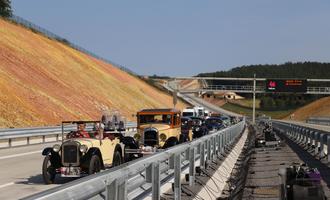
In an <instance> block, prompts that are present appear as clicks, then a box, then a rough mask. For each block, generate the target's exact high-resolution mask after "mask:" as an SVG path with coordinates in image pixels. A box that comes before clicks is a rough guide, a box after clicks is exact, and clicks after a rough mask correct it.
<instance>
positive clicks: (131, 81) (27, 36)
mask: <svg viewBox="0 0 330 200" xmlns="http://www.w3.org/2000/svg"><path fill="white" fill-rule="evenodd" d="M0 35H1V37H0V91H1V93H0V127H9V126H15V127H18V126H30V125H31V126H36V125H50V124H58V123H59V122H60V121H61V120H73V119H99V117H100V114H101V110H102V109H117V110H120V111H121V112H122V113H123V114H124V115H125V116H127V117H128V118H130V119H132V118H133V117H132V114H135V113H136V111H137V110H139V109H142V108H154V107H171V106H172V97H171V96H169V95H167V94H165V93H162V92H160V91H159V90H157V89H155V88H153V87H151V86H150V85H148V84H146V83H145V82H144V81H142V80H140V79H138V78H136V77H134V76H132V75H129V74H128V73H126V72H123V71H121V70H119V69H118V68H115V67H113V66H111V65H110V64H107V63H104V62H102V61H99V60H97V59H95V58H92V57H90V56H88V55H85V54H83V53H81V52H78V51H76V50H74V49H72V48H70V47H68V46H66V45H64V44H62V43H60V42H57V41H54V40H50V39H48V38H46V37H44V36H41V35H39V34H36V33H33V32H32V31H30V30H27V29H25V28H23V27H21V26H17V25H15V24H12V23H9V22H7V21H4V20H2V19H0ZM184 106H185V105H184V104H183V103H182V102H180V103H179V105H178V107H179V108H182V107H184Z"/></svg>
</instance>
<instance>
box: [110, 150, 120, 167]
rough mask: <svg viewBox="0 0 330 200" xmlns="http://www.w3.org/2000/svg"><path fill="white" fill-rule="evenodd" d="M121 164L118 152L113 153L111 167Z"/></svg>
mask: <svg viewBox="0 0 330 200" xmlns="http://www.w3.org/2000/svg"><path fill="white" fill-rule="evenodd" d="M121 163H122V159H121V155H120V152H119V151H115V153H114V155H113V161H112V166H113V167H115V166H119V165H121Z"/></svg>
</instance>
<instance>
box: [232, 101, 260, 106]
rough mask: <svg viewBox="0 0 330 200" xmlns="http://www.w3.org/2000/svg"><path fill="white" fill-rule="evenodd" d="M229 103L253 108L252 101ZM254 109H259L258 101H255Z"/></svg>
mask: <svg viewBox="0 0 330 200" xmlns="http://www.w3.org/2000/svg"><path fill="white" fill-rule="evenodd" d="M231 103H232V104H236V105H240V106H243V107H248V108H252V107H253V99H240V100H235V101H232V102H231ZM256 108H260V99H256Z"/></svg>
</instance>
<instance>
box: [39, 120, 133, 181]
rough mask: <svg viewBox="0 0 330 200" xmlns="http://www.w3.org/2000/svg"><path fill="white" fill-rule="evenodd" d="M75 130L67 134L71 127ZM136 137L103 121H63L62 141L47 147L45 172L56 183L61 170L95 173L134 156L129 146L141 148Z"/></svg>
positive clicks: (70, 173) (74, 173)
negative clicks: (105, 125) (127, 152)
mask: <svg viewBox="0 0 330 200" xmlns="http://www.w3.org/2000/svg"><path fill="white" fill-rule="evenodd" d="M72 126H77V129H76V130H75V131H71V132H69V133H68V134H64V132H65V131H64V130H65V129H66V128H68V127H71V129H72ZM134 142H135V141H134V139H133V138H132V137H124V136H123V135H122V134H121V133H120V132H119V133H118V132H117V133H116V132H109V131H107V130H106V129H103V127H102V123H100V121H65V122H62V144H55V145H54V146H53V147H48V148H45V149H44V150H43V152H42V155H44V156H45V158H44V162H43V166H42V175H43V179H44V182H45V183H46V184H51V183H54V180H55V177H56V175H57V174H60V175H61V176H62V177H80V176H84V175H89V174H94V173H97V172H99V171H100V170H102V169H105V168H107V167H112V166H117V165H120V164H121V163H123V162H125V161H128V160H130V159H129V158H132V157H133V156H134V155H129V156H130V157H129V158H128V157H125V147H129V148H130V149H134V148H138V145H137V144H136V143H134Z"/></svg>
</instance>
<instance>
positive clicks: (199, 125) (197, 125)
mask: <svg viewBox="0 0 330 200" xmlns="http://www.w3.org/2000/svg"><path fill="white" fill-rule="evenodd" d="M191 120H192V121H193V123H192V124H193V128H192V132H193V138H199V137H202V136H204V135H207V134H209V131H208V129H207V127H206V124H205V122H204V119H203V118H200V117H191Z"/></svg>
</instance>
